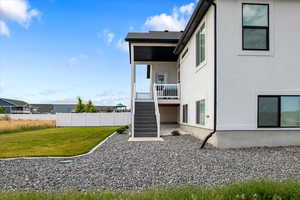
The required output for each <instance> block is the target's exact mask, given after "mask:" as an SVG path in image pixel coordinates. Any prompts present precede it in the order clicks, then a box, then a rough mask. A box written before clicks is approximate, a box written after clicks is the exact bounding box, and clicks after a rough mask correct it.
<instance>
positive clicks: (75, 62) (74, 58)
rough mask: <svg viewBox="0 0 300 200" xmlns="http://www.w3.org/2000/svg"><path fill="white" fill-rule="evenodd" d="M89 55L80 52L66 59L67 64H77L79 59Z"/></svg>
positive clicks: (71, 65) (86, 57)
mask: <svg viewBox="0 0 300 200" xmlns="http://www.w3.org/2000/svg"><path fill="white" fill-rule="evenodd" d="M88 58H89V56H88V55H86V54H80V55H79V56H73V57H71V58H69V60H68V66H70V67H73V66H74V65H77V64H78V63H79V62H80V61H82V60H86V59H88Z"/></svg>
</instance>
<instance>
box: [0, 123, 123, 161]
mask: <svg viewBox="0 0 300 200" xmlns="http://www.w3.org/2000/svg"><path fill="white" fill-rule="evenodd" d="M117 129H118V127H78V128H77V127H76V128H74V127H72V128H49V129H42V130H35V131H25V132H18V133H10V134H0V144H1V145H0V158H15V157H44V156H63V157H64V156H74V155H79V154H84V153H87V152H89V151H90V150H91V149H92V148H93V147H95V146H96V145H97V144H98V143H100V142H101V141H103V140H104V139H105V138H107V137H108V136H110V135H111V134H112V133H113V132H115V131H116V130H117Z"/></svg>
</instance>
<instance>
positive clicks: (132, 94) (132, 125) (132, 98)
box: [130, 44, 136, 138]
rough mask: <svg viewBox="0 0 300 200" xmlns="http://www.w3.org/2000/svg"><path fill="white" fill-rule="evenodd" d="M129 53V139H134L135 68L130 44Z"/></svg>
mask: <svg viewBox="0 0 300 200" xmlns="http://www.w3.org/2000/svg"><path fill="white" fill-rule="evenodd" d="M130 52H131V58H130V61H131V137H132V138H134V111H135V102H134V96H135V92H136V91H135V83H136V77H135V76H136V69H135V68H136V66H135V62H134V46H133V45H132V44H130Z"/></svg>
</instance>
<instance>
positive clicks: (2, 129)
mask: <svg viewBox="0 0 300 200" xmlns="http://www.w3.org/2000/svg"><path fill="white" fill-rule="evenodd" d="M55 123H56V122H55V121H41V120H11V119H9V118H0V134H3V133H16V132H23V131H30V130H39V129H45V128H52V127H55Z"/></svg>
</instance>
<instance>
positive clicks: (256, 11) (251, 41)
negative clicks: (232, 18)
mask: <svg viewBox="0 0 300 200" xmlns="http://www.w3.org/2000/svg"><path fill="white" fill-rule="evenodd" d="M242 24H243V34H242V36H243V37H242V38H243V39H242V40H243V41H242V43H243V44H242V46H243V50H252V51H268V50H269V49H270V36H269V34H270V31H269V4H252V3H243V4H242Z"/></svg>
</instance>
